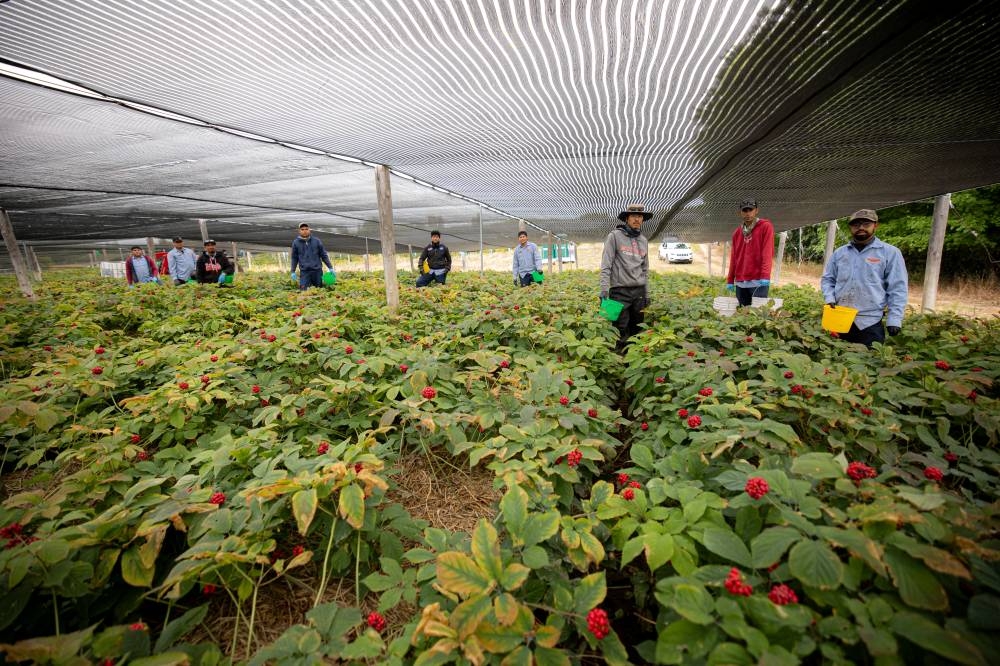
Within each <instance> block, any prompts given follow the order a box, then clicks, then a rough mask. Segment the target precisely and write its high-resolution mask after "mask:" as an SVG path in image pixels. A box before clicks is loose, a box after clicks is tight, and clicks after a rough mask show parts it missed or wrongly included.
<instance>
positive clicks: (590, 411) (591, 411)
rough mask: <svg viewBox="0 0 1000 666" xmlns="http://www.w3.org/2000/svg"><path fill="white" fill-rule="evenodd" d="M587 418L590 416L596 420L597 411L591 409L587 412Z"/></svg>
mask: <svg viewBox="0 0 1000 666" xmlns="http://www.w3.org/2000/svg"><path fill="white" fill-rule="evenodd" d="M587 416H589V417H590V418H592V419H596V418H597V410H596V409H594V408H593V407H591V408H590V409H588V410H587Z"/></svg>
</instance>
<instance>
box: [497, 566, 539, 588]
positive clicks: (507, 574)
mask: <svg viewBox="0 0 1000 666" xmlns="http://www.w3.org/2000/svg"><path fill="white" fill-rule="evenodd" d="M529 575H531V569H529V568H528V567H526V566H524V565H523V564H520V563H518V562H511V563H510V564H509V565H507V568H506V569H504V571H503V574H502V575H501V576H500V587H502V588H503V589H505V590H510V591H513V590H516V589H517V588H519V587H521V586H522V585H524V581H526V580H528V576H529Z"/></svg>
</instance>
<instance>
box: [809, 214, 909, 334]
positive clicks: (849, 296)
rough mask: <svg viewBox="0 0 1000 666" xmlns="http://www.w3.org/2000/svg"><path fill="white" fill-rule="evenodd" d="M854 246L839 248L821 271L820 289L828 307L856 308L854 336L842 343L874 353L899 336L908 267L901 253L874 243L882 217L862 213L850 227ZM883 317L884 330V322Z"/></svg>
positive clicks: (877, 240) (907, 286) (851, 332)
mask: <svg viewBox="0 0 1000 666" xmlns="http://www.w3.org/2000/svg"><path fill="white" fill-rule="evenodd" d="M848 226H849V227H850V229H851V242H850V243H848V244H847V245H844V246H842V247H838V248H837V249H836V251H834V253H833V256H831V257H830V262H829V263H828V264H827V265H826V268H825V269H824V270H823V278H822V279H821V281H820V286H821V287H822V289H823V299H824V300H825V301H826V303H827V305H830V306H831V307H836V306H838V305H846V306H848V307H852V308H856V309H857V311H858V314H857V316H856V317H855V318H854V323H853V324H851V330H850V331H848V332H847V333H841V334H840V338H841V339H843V340H847V341H848V342H858V343H860V344H863V345H865V346H866V347H871V346H872V344H873V343H875V342H885V332H886V330H888V331H889V335H898V334H899V331H900V328H902V326H903V310H904V309H905V308H906V299H907V295H908V292H909V285H908V282H907V275H906V264H905V263H904V262H903V254H902V253H901V252H900V251H899V249H898V248H896V247H894V246H892V245H889V244H888V243H883V242H882V241H881V240H879V239H878V238H876V237H875V230H876V229H877V228H878V215H877V214H876V213H875V211H874V210H870V209H867V208H866V209H862V210H859V211H857V212H855V213H854V214H853V215H851V221H850V222H848ZM883 314H885V318H886V320H885V329H883V328H882V316H883Z"/></svg>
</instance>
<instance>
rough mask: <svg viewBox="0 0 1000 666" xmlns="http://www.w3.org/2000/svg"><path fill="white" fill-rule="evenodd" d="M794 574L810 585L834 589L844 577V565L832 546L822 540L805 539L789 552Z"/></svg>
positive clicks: (790, 564) (789, 564)
mask: <svg viewBox="0 0 1000 666" xmlns="http://www.w3.org/2000/svg"><path fill="white" fill-rule="evenodd" d="M788 568H789V570H790V571H791V572H792V575H793V576H795V577H796V578H798V579H799V580H800V581H802V582H803V583H804V584H806V585H808V586H810V587H816V588H819V589H821V590H832V589H835V588H837V587H839V586H840V583H841V581H843V579H844V565H843V563H842V562H841V561H840V558H839V557H837V554H836V553H835V552H833V549H831V548H830V546H828V545H826V544H825V543H823V542H822V541H813V540H812V539H804V540H802V541H800V542H798V543H797V544H795V545H794V546H792V550H791V551H790V552H789V553H788Z"/></svg>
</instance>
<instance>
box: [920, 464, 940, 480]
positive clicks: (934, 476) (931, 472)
mask: <svg viewBox="0 0 1000 666" xmlns="http://www.w3.org/2000/svg"><path fill="white" fill-rule="evenodd" d="M924 476H925V477H927V478H928V479H929V480H931V481H940V480H941V479H943V478H944V472H942V471H941V470H939V469H938V468H937V467H925V468H924Z"/></svg>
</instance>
